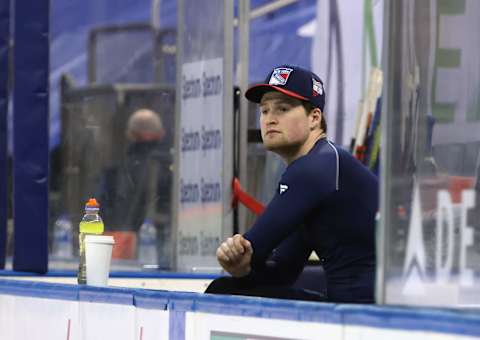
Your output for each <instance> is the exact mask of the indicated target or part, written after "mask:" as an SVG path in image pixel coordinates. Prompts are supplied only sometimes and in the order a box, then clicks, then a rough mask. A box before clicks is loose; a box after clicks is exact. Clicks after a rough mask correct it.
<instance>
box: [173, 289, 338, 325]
mask: <svg viewBox="0 0 480 340" xmlns="http://www.w3.org/2000/svg"><path fill="white" fill-rule="evenodd" d="M185 294H187V293H176V294H172V295H171V296H170V303H169V309H172V310H183V311H198V312H205V313H214V314H222V315H238V316H251V317H261V318H270V319H285V320H301V321H312V322H325V323H341V322H342V316H341V314H340V313H338V312H336V310H335V305H334V304H329V303H314V302H300V301H289V300H277V299H266V298H256V297H244V296H229V295H211V294H194V293H191V294H190V295H185ZM232 306H234V308H232Z"/></svg>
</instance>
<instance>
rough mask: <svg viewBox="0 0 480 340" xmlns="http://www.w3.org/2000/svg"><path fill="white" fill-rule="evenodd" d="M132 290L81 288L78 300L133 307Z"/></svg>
mask: <svg viewBox="0 0 480 340" xmlns="http://www.w3.org/2000/svg"><path fill="white" fill-rule="evenodd" d="M134 291H135V290H134V289H127V288H108V287H105V288H104V287H92V286H81V287H80V291H79V295H78V299H79V300H80V301H84V302H97V303H113V304H119V305H132V306H133V305H134V303H133V294H134Z"/></svg>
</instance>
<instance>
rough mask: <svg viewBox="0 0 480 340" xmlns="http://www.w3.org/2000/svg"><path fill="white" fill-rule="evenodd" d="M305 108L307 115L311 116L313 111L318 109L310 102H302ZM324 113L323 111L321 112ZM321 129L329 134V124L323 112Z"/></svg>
mask: <svg viewBox="0 0 480 340" xmlns="http://www.w3.org/2000/svg"><path fill="white" fill-rule="evenodd" d="M302 105H303V108H304V109H305V110H306V111H307V114H310V112H312V110H313V109H315V108H317V107H316V106H314V105H313V104H312V103H310V102H306V101H302ZM320 112H322V110H320ZM320 128H321V129H322V130H323V132H325V133H327V122H326V120H325V115H324V113H323V112H322V121H321V123H320Z"/></svg>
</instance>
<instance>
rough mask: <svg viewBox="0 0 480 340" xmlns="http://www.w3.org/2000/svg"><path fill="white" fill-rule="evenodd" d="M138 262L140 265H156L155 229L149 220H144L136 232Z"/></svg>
mask: <svg viewBox="0 0 480 340" xmlns="http://www.w3.org/2000/svg"><path fill="white" fill-rule="evenodd" d="M138 243H139V245H138V260H139V261H140V263H141V264H144V265H145V264H148V265H156V264H157V228H156V227H155V225H154V224H153V221H152V220H150V219H148V218H147V219H145V221H144V222H143V224H142V226H141V227H140V230H139V231H138Z"/></svg>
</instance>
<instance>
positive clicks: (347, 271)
mask: <svg viewBox="0 0 480 340" xmlns="http://www.w3.org/2000/svg"><path fill="white" fill-rule="evenodd" d="M377 210H378V181H377V178H376V177H375V175H374V174H373V173H371V172H370V171H369V170H368V169H367V168H366V167H365V166H364V165H362V164H361V163H360V162H358V161H357V160H356V159H355V158H354V157H352V156H351V155H350V154H349V153H348V152H347V151H345V150H343V149H341V148H338V147H337V146H335V145H334V144H333V143H332V142H330V141H328V140H327V139H320V140H319V141H318V142H317V143H316V144H315V146H314V147H313V148H312V149H311V150H310V152H309V153H308V154H307V155H304V156H302V157H300V158H298V159H296V160H295V161H293V162H292V163H291V164H289V166H288V167H287V169H286V170H285V172H284V174H283V176H282V178H281V180H280V183H279V186H278V191H277V193H276V194H275V196H274V197H273V199H272V201H271V202H270V203H269V204H268V206H267V207H266V209H265V211H264V213H263V214H262V215H261V216H259V218H258V219H257V221H256V222H255V223H254V225H253V226H252V228H251V229H250V230H249V231H248V232H247V233H246V234H245V238H247V239H248V240H249V241H250V242H251V244H252V247H253V257H252V273H251V274H250V277H251V278H252V279H253V280H256V281H257V282H259V283H262V284H275V285H288V284H292V283H293V282H294V281H295V279H296V278H297V277H298V275H299V274H300V273H301V271H302V269H303V267H304V265H305V263H306V261H307V259H308V256H309V255H310V253H311V251H312V250H315V252H316V253H317V254H318V256H319V257H320V259H321V261H322V264H323V267H324V271H325V275H326V282H327V296H328V301H333V302H373V290H374V277H375V240H374V238H375V232H374V226H375V214H376V212H377ZM267 260H268V261H267Z"/></svg>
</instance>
